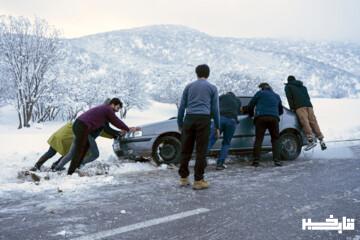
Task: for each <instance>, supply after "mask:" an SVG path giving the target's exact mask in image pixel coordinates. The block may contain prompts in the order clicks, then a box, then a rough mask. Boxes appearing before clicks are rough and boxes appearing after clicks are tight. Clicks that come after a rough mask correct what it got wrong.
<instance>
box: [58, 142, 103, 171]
mask: <svg viewBox="0 0 360 240" xmlns="http://www.w3.org/2000/svg"><path fill="white" fill-rule="evenodd" d="M88 142H89V149H88V152H87V155H86V156H85V157H84V159H83V161H82V162H81V165H85V164H87V163H90V162H92V161H94V160H95V159H97V158H98V157H99V149H98V147H97V144H96V141H95V139H94V138H93V137H92V136H91V135H89V136H88ZM75 146H76V143H75V139H74V140H73V142H72V144H71V147H70V150H69V152H68V153H67V154H66V155H65V156H64V157H63V158H62V159H61V161H60V162H58V163H57V165H56V167H55V169H56V170H57V171H59V170H61V169H62V168H64V166H65V165H66V164H67V163H68V162H69V161H70V160H71V159H72V158H73V157H74V154H75V150H76V147H75Z"/></svg>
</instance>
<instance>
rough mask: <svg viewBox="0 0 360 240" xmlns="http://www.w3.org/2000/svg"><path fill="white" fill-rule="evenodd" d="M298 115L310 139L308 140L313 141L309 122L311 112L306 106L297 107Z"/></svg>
mask: <svg viewBox="0 0 360 240" xmlns="http://www.w3.org/2000/svg"><path fill="white" fill-rule="evenodd" d="M296 115H297V116H298V119H299V121H300V124H301V126H302V127H303V129H304V132H305V135H306V137H307V139H308V141H311V140H312V139H313V134H312V129H311V126H310V122H309V114H308V110H307V109H306V107H301V108H298V109H296Z"/></svg>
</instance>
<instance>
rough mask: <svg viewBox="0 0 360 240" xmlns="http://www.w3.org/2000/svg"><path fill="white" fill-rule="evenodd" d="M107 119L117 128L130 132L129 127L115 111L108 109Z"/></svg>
mask: <svg viewBox="0 0 360 240" xmlns="http://www.w3.org/2000/svg"><path fill="white" fill-rule="evenodd" d="M107 117H108V119H109V122H110V123H111V124H112V125H114V126H115V127H117V128H119V129H121V130H125V131H127V132H129V131H130V129H129V127H128V126H127V125H126V124H125V123H124V122H123V121H121V120H120V119H119V118H118V117H117V116H116V115H115V112H114V111H113V110H111V109H108V111H107Z"/></svg>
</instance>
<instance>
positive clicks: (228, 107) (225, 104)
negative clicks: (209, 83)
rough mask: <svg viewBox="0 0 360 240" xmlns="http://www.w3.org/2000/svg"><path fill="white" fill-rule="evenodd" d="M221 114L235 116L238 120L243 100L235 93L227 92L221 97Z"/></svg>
mask: <svg viewBox="0 0 360 240" xmlns="http://www.w3.org/2000/svg"><path fill="white" fill-rule="evenodd" d="M219 107H220V116H224V117H228V118H233V119H235V120H236V121H237V116H238V115H239V114H240V107H241V101H240V99H238V98H237V97H236V96H235V95H234V94H232V93H227V94H223V95H221V96H220V97H219Z"/></svg>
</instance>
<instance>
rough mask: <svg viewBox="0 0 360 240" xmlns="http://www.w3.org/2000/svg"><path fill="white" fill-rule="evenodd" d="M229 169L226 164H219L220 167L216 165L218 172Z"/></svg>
mask: <svg viewBox="0 0 360 240" xmlns="http://www.w3.org/2000/svg"><path fill="white" fill-rule="evenodd" d="M226 168H227V166H226V165H225V164H218V165H216V170H224V169H226Z"/></svg>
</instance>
